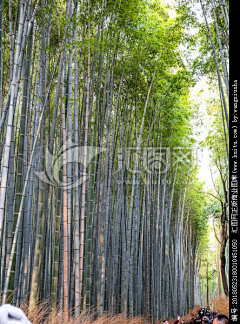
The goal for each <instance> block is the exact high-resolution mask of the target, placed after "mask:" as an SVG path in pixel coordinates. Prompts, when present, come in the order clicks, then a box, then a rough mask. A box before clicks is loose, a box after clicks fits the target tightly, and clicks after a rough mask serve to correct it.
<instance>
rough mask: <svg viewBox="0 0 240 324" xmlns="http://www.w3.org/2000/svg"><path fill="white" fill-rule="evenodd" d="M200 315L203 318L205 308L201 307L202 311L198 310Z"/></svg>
mask: <svg viewBox="0 0 240 324" xmlns="http://www.w3.org/2000/svg"><path fill="white" fill-rule="evenodd" d="M198 315H199V316H200V318H201V319H202V318H203V316H204V315H205V309H204V308H202V307H201V309H200V311H199V312H198Z"/></svg>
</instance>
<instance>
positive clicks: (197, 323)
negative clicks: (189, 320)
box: [193, 315, 202, 324]
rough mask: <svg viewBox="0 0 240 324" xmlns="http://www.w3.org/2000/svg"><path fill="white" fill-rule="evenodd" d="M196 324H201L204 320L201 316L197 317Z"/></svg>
mask: <svg viewBox="0 0 240 324" xmlns="http://www.w3.org/2000/svg"><path fill="white" fill-rule="evenodd" d="M193 323H194V324H201V323H202V320H201V317H200V316H199V315H197V316H196V318H195V320H194V321H193Z"/></svg>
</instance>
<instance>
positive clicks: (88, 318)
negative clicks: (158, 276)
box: [22, 297, 229, 324]
mask: <svg viewBox="0 0 240 324" xmlns="http://www.w3.org/2000/svg"><path fill="white" fill-rule="evenodd" d="M212 305H213V309H214V310H215V311H217V313H221V314H225V315H227V316H228V317H229V299H228V298H223V297H219V298H216V299H214V300H213V301H212ZM203 306H205V305H203ZM200 307H201V306H200V305H197V306H196V307H194V309H192V310H190V311H189V312H188V313H186V314H185V315H184V316H183V317H182V318H181V319H182V320H183V321H184V322H185V323H186V324H189V323H190V322H191V321H193V320H194V318H195V317H196V315H197V314H198V311H199V310H200ZM22 309H23V311H24V312H25V313H26V314H28V309H27V307H24V306H23V307H22ZM47 314H49V309H47V307H46V305H45V304H44V303H42V304H39V305H38V306H37V307H36V308H35V310H34V312H33V313H31V314H29V315H28V318H29V320H30V321H31V322H32V323H33V324H39V323H44V324H60V323H63V322H64V321H63V318H64V314H63V312H59V313H57V314H51V315H47ZM168 321H169V324H173V322H174V321H175V319H168ZM68 323H69V324H90V323H94V324H104V323H108V324H146V323H152V321H151V320H148V319H147V318H146V317H134V318H124V316H123V315H121V314H119V315H116V316H111V315H109V314H107V313H106V314H105V315H104V316H102V317H101V318H97V319H94V316H93V315H89V314H87V313H82V314H81V315H80V316H78V317H77V318H72V317H70V318H69V321H68ZM161 323H162V321H159V322H155V324H161Z"/></svg>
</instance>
